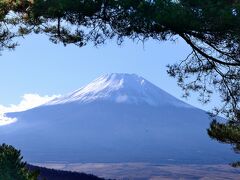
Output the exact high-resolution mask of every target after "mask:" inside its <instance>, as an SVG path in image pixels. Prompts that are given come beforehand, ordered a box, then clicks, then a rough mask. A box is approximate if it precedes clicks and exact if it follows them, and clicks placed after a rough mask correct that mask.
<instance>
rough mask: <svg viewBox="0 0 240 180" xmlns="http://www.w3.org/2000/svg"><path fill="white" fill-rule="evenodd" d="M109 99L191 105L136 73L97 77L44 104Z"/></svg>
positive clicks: (156, 104)
mask: <svg viewBox="0 0 240 180" xmlns="http://www.w3.org/2000/svg"><path fill="white" fill-rule="evenodd" d="M94 101H109V102H116V103H127V104H148V105H152V106H159V105H168V104H169V105H174V106H184V107H191V106H190V105H188V104H186V103H184V102H182V101H180V100H178V99H176V98H175V97H173V96H171V95H170V94H168V93H166V92H165V91H163V90H161V89H160V88H158V87H157V86H155V85H154V84H152V83H151V82H149V81H148V80H146V79H144V78H143V77H141V76H138V75H136V74H125V73H112V74H106V75H102V76H100V77H98V78H97V79H95V80H94V81H92V82H91V83H89V84H88V85H86V86H84V87H82V88H80V89H78V90H76V91H74V92H72V93H70V94H68V95H66V96H63V97H60V98H56V99H54V100H52V101H50V102H48V103H47V104H45V105H56V104H64V103H70V102H77V103H80V104H82V103H90V102H94Z"/></svg>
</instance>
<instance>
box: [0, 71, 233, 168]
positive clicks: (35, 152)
mask: <svg viewBox="0 0 240 180" xmlns="http://www.w3.org/2000/svg"><path fill="white" fill-rule="evenodd" d="M6 116H7V117H9V118H16V119H17V121H16V122H15V123H13V124H10V125H6V126H1V127H0V143H7V144H12V145H14V146H15V147H17V148H19V149H21V150H22V152H23V155H24V157H25V159H26V160H27V161H29V162H47V161H48V162H49V161H57V162H63V161H64V162H149V163H192V164H197V163H199V164H201V163H208V164H209V163H210V164H213V163H226V162H231V161H234V160H236V158H237V155H235V154H234V153H233V151H232V150H231V148H230V147H229V146H227V145H223V144H219V143H218V142H215V141H213V140H211V139H210V138H209V137H208V135H207V131H206V129H207V128H208V127H209V123H210V119H209V117H208V115H207V113H206V112H205V111H203V110H201V109H198V108H195V107H193V106H191V105H189V104H187V103H185V102H183V101H181V100H179V99H177V98H175V97H173V96H171V95H170V94H168V93H167V92H165V91H163V90H161V89H160V88H158V87H157V86H155V85H153V84H152V83H150V82H149V81H147V80H146V79H144V78H142V77H140V76H137V75H134V74H117V73H115V74H108V75H103V76H101V77H99V78H97V79H96V80H94V81H93V82H91V83H90V84H88V85H86V86H85V87H82V88H80V89H78V90H76V91H74V92H72V93H70V94H68V95H66V96H62V97H59V98H55V99H53V100H51V101H49V102H48V103H46V104H43V105H41V106H38V107H36V108H33V109H30V110H26V111H23V112H15V113H7V114H6Z"/></svg>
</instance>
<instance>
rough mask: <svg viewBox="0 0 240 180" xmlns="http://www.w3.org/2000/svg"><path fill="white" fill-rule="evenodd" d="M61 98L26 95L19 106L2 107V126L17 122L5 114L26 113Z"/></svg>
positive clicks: (0, 115)
mask: <svg viewBox="0 0 240 180" xmlns="http://www.w3.org/2000/svg"><path fill="white" fill-rule="evenodd" d="M59 96H60V95H53V96H40V95H38V94H24V95H23V96H22V100H21V102H20V103H19V104H17V105H15V104H11V105H10V106H4V105H0V126H2V125H7V124H10V123H13V122H16V119H15V118H14V119H13V118H8V117H6V116H5V115H4V113H7V112H19V111H25V110H27V109H31V108H34V107H37V106H40V105H42V104H44V103H46V102H48V101H50V100H52V99H54V98H56V97H59Z"/></svg>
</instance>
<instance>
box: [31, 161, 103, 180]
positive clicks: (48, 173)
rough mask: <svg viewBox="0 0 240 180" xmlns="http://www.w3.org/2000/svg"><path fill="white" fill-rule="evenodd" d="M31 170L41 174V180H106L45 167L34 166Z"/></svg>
mask: <svg viewBox="0 0 240 180" xmlns="http://www.w3.org/2000/svg"><path fill="white" fill-rule="evenodd" d="M28 168H29V169H30V170H37V171H39V172H40V177H39V179H40V180H42V179H46V180H104V179H103V178H99V177H97V176H94V175H91V174H85V173H77V172H70V171H61V170H55V169H48V168H44V167H38V166H33V165H28Z"/></svg>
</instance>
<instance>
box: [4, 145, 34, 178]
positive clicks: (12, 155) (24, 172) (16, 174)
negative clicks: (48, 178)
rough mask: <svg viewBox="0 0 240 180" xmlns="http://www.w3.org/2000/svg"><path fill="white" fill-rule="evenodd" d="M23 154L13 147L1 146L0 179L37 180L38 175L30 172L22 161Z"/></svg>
mask: <svg viewBox="0 0 240 180" xmlns="http://www.w3.org/2000/svg"><path fill="white" fill-rule="evenodd" d="M22 159H23V157H22V156H21V152H20V151H19V150H16V149H15V148H14V147H13V146H10V145H6V144H2V145H1V146H0V179H2V180H37V177H38V173H37V172H30V171H29V170H28V169H27V167H26V162H23V161H22Z"/></svg>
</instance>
